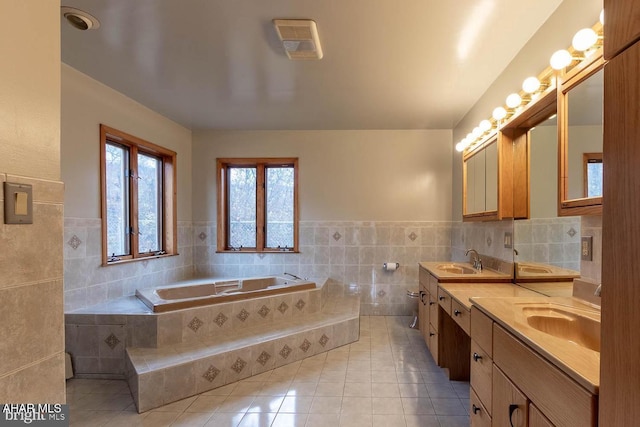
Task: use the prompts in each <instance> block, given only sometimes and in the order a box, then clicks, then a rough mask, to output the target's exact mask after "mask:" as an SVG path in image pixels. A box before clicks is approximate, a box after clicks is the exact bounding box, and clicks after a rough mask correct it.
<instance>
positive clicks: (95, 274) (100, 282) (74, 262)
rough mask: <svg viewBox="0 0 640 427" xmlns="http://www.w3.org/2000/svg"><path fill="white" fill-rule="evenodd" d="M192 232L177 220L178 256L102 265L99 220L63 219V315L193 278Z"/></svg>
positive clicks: (183, 222)
mask: <svg viewBox="0 0 640 427" xmlns="http://www.w3.org/2000/svg"><path fill="white" fill-rule="evenodd" d="M192 236H193V229H192V226H191V222H189V221H178V253H179V254H180V255H178V256H172V257H164V258H159V259H149V260H144V261H139V262H131V263H124V264H118V265H110V266H106V267H103V266H102V249H101V245H102V236H101V220H100V219H99V218H98V219H93V218H91V219H85V218H65V219H64V244H63V246H64V309H65V312H69V311H73V310H77V309H80V308H83V307H87V306H91V305H94V304H100V303H102V302H105V301H108V300H112V299H115V298H119V297H121V296H125V295H133V294H134V293H135V290H136V289H137V288H142V289H147V288H151V287H155V286H161V285H165V284H168V283H172V282H176V281H178V280H185V279H189V278H191V277H192V276H193V244H192Z"/></svg>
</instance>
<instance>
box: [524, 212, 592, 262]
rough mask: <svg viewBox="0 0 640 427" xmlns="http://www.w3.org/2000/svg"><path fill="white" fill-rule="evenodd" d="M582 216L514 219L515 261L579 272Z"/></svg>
mask: <svg viewBox="0 0 640 427" xmlns="http://www.w3.org/2000/svg"><path fill="white" fill-rule="evenodd" d="M580 223H581V221H580V217H579V216H569V217H563V218H534V219H528V220H517V221H514V236H515V238H514V241H515V246H514V247H515V248H516V250H517V251H518V256H516V257H515V260H516V261H518V260H523V261H531V262H539V263H543V264H550V265H555V266H558V267H562V268H570V269H572V270H576V271H580V236H581V232H582V231H581V225H580Z"/></svg>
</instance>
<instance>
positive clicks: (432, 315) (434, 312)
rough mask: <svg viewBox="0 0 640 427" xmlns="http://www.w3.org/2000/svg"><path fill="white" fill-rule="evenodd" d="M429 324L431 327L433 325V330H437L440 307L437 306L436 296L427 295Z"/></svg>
mask: <svg viewBox="0 0 640 427" xmlns="http://www.w3.org/2000/svg"><path fill="white" fill-rule="evenodd" d="M428 306H429V323H431V325H433V327H434V328H435V330H436V331H437V330H438V326H439V317H438V307H440V306H439V305H438V298H437V296H436V294H432V293H430V294H429V303H428Z"/></svg>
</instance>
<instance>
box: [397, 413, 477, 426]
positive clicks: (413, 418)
mask: <svg viewBox="0 0 640 427" xmlns="http://www.w3.org/2000/svg"><path fill="white" fill-rule="evenodd" d="M404 418H405V420H406V422H407V427H440V422H439V421H438V417H437V416H435V415H405V416H404ZM467 427H468V424H467Z"/></svg>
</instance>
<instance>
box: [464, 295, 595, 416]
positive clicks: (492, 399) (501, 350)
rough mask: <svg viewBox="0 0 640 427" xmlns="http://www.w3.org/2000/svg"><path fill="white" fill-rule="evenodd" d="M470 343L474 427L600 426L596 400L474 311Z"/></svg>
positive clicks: (476, 310)
mask: <svg viewBox="0 0 640 427" xmlns="http://www.w3.org/2000/svg"><path fill="white" fill-rule="evenodd" d="M471 338H472V342H471V381H470V383H471V396H472V398H471V413H470V417H471V425H472V426H484V425H487V422H489V423H490V425H492V426H505V427H511V426H513V427H523V426H529V427H551V426H567V427H574V426H575V427H595V426H596V425H597V406H598V405H597V397H596V396H594V395H593V394H591V393H590V392H589V391H588V390H586V389H584V388H583V387H582V386H580V385H579V384H578V383H577V382H575V381H574V380H573V379H572V378H570V377H569V376H568V375H567V374H565V373H564V372H562V371H561V370H560V369H558V368H557V367H555V366H554V365H552V364H551V363H550V362H548V361H547V360H546V359H544V358H543V357H541V356H540V355H538V353H537V352H536V351H535V350H533V349H532V348H530V347H529V346H527V345H526V344H525V343H524V342H523V341H521V340H520V339H519V338H517V337H515V336H514V335H512V334H511V333H510V332H508V331H507V330H506V329H504V328H503V327H502V326H500V325H498V324H497V323H495V322H493V320H492V319H491V318H489V317H488V316H487V315H485V314H484V313H483V312H481V311H480V310H478V309H477V308H476V307H472V308H471ZM488 347H490V349H488Z"/></svg>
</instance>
